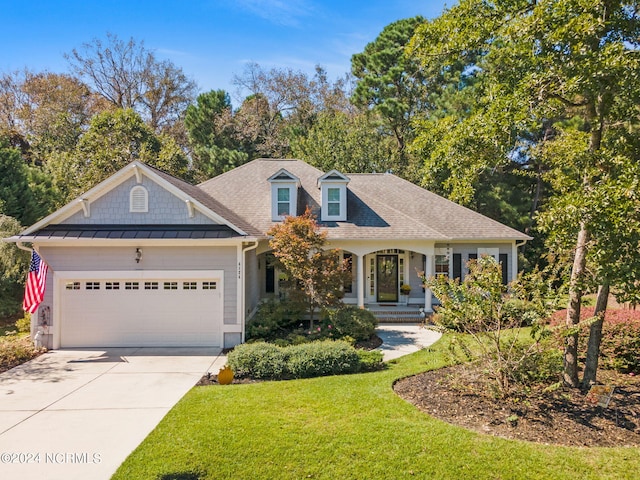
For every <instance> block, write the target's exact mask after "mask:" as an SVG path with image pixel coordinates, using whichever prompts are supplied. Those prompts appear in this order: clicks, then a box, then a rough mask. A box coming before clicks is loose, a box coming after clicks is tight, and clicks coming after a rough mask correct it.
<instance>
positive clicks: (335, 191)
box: [327, 188, 340, 202]
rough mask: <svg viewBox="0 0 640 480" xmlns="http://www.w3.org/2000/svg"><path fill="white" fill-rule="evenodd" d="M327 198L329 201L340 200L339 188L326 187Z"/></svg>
mask: <svg viewBox="0 0 640 480" xmlns="http://www.w3.org/2000/svg"><path fill="white" fill-rule="evenodd" d="M327 199H328V200H329V201H330V202H339V201H340V189H339V188H328V189H327Z"/></svg>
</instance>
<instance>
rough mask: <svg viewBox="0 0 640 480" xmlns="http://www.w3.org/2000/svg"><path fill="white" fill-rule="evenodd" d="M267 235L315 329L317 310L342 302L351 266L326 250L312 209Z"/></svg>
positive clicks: (275, 228)
mask: <svg viewBox="0 0 640 480" xmlns="http://www.w3.org/2000/svg"><path fill="white" fill-rule="evenodd" d="M267 234H268V235H270V236H271V237H272V238H271V240H270V241H269V245H270V246H271V248H272V249H273V254H274V256H275V257H276V259H277V260H278V263H279V265H280V267H281V268H282V269H283V270H284V272H285V273H286V274H287V275H288V276H289V278H290V280H292V282H291V294H292V296H293V297H295V296H296V295H300V296H302V299H303V301H304V303H305V305H306V308H307V310H308V312H309V321H310V326H309V328H313V319H314V312H315V311H316V309H318V308H326V307H330V306H332V305H336V304H338V303H339V302H340V299H341V298H342V296H343V291H342V286H343V285H344V283H345V280H346V279H347V277H348V275H349V271H348V269H347V263H346V262H344V261H341V260H340V250H339V249H334V250H324V249H323V247H324V246H325V245H326V243H327V239H326V237H327V235H326V233H325V232H320V229H319V227H318V223H317V222H316V217H315V216H314V215H313V214H312V213H311V211H310V210H309V208H307V210H306V211H305V213H304V215H301V216H298V217H291V216H289V217H285V219H284V221H283V222H282V223H280V224H278V225H275V226H273V227H272V228H271V229H270V230H269V231H268V232H267Z"/></svg>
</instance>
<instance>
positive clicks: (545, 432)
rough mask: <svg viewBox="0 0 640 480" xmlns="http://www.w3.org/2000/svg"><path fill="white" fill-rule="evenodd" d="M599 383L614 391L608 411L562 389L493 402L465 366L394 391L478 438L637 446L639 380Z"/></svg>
mask: <svg viewBox="0 0 640 480" xmlns="http://www.w3.org/2000/svg"><path fill="white" fill-rule="evenodd" d="M598 380H599V382H600V383H603V384H607V385H611V386H615V390H614V391H613V395H612V396H611V399H610V402H609V405H608V406H607V407H603V406H599V405H597V399H592V398H591V397H586V396H585V395H583V394H582V393H580V391H579V390H575V389H568V388H563V387H560V388H558V389H557V390H555V391H551V392H544V391H543V389H542V388H539V389H533V390H532V391H531V392H530V394H529V395H527V396H525V395H522V396H518V397H513V398H510V399H507V400H497V399H495V398H493V397H491V395H489V392H490V389H489V387H488V386H487V385H486V384H485V383H484V375H483V374H482V371H481V367H478V366H473V365H467V364H465V365H458V366H454V367H448V368H443V369H440V370H434V371H431V372H426V373H423V374H420V375H416V376H413V377H409V378H405V379H402V380H399V381H398V382H397V383H396V384H395V386H394V390H395V391H396V393H397V394H398V395H400V397H402V398H404V399H405V400H407V401H408V402H411V403H413V404H414V405H416V406H417V407H418V408H419V409H420V410H422V411H424V412H426V413H428V414H430V415H432V416H434V417H437V418H439V419H441V420H444V421H446V422H448V423H451V424H454V425H459V426H461V427H464V428H468V429H470V430H475V431H478V432H480V433H486V434H490V435H496V436H501V437H506V438H511V439H517V440H527V441H532V442H539V443H549V444H557V445H568V446H588V447H613V446H624V445H629V446H631V445H633V446H638V445H640V377H638V376H635V377H634V376H629V375H623V374H618V373H615V372H604V371H603V372H599V373H598Z"/></svg>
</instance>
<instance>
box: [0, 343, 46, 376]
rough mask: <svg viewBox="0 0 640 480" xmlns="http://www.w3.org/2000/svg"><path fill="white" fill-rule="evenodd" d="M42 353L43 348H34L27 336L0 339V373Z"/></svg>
mask: <svg viewBox="0 0 640 480" xmlns="http://www.w3.org/2000/svg"><path fill="white" fill-rule="evenodd" d="M44 351H46V349H44V348H35V347H34V346H33V341H32V340H31V337H29V336H28V335H25V336H18V335H7V336H5V337H0V372H4V371H5V370H9V369H10V368H13V367H15V366H16V365H20V364H21V363H24V362H26V361H28V360H31V359H32V358H35V357H37V356H38V355H40V354H41V353H43V352H44Z"/></svg>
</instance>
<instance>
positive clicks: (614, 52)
mask: <svg viewBox="0 0 640 480" xmlns="http://www.w3.org/2000/svg"><path fill="white" fill-rule="evenodd" d="M639 30H640V23H639V21H638V8H637V5H636V3H635V2H630V1H624V0H602V1H597V2H592V1H585V0H542V1H535V2H534V1H530V0H517V1H508V0H494V1H489V2H487V1H484V0H462V1H461V2H460V4H459V5H457V6H455V7H453V8H451V9H450V10H447V11H446V12H445V13H444V14H443V15H442V16H441V17H439V18H438V19H436V20H434V21H433V22H429V23H426V24H423V25H422V26H421V27H419V28H418V30H417V34H416V36H415V38H414V40H413V43H412V47H413V51H414V53H415V54H416V55H417V56H418V58H419V59H420V60H421V62H422V65H423V66H424V67H425V68H427V67H428V66H429V67H430V68H436V69H440V70H441V71H443V70H446V69H448V68H450V67H451V65H453V64H454V63H456V62H457V63H459V62H460V61H461V58H462V59H463V61H464V60H465V59H473V63H472V65H473V68H474V69H477V70H478V71H479V72H481V74H482V75H483V76H484V77H485V78H484V81H483V85H484V91H485V92H486V95H487V96H486V98H487V101H486V102H485V104H484V105H485V107H486V112H482V111H480V112H479V113H478V114H477V115H475V116H474V117H477V118H475V119H474V123H472V124H469V122H461V123H459V124H457V123H452V124H451V129H452V131H454V132H455V134H454V135H455V136H454V137H452V138H453V140H457V141H458V142H459V143H461V144H462V145H465V143H466V145H468V146H469V147H470V148H469V151H470V152H471V155H470V156H471V157H474V156H475V155H474V153H475V151H476V150H475V149H477V148H478V146H479V147H480V152H483V151H487V152H489V153H491V152H492V151H493V152H494V153H493V154H491V155H482V158H488V159H490V158H491V156H492V155H493V156H495V159H496V160H495V162H496V163H495V164H496V166H499V165H500V163H501V162H504V161H505V158H509V156H510V155H514V154H517V151H518V150H517V141H514V140H515V139H521V138H529V139H531V138H535V136H531V135H529V136H528V137H527V136H526V135H525V132H534V131H536V130H537V131H551V132H552V134H551V135H544V136H539V137H538V144H539V145H541V144H542V145H543V148H541V150H540V151H542V152H544V149H545V148H547V149H551V148H553V149H554V150H555V151H556V153H558V154H559V155H557V156H556V159H557V161H558V162H557V163H556V165H558V168H554V170H553V175H554V176H556V178H557V179H561V180H564V181H565V183H566V185H565V186H566V187H567V190H566V191H565V192H564V193H563V194H562V197H563V198H562V199H560V201H558V202H556V208H555V209H554V210H553V212H554V213H553V215H551V217H552V218H553V219H555V220H553V221H552V222H550V225H551V227H550V230H549V231H551V232H553V231H554V230H557V231H560V230H562V229H564V231H569V230H572V231H573V233H574V242H573V245H574V246H573V251H572V253H573V255H572V256H573V268H572V273H571V278H570V281H569V284H570V289H569V298H570V299H569V306H568V314H567V324H568V325H569V326H573V325H575V324H577V323H578V322H579V319H580V304H581V299H582V295H583V293H584V288H585V285H586V284H587V277H588V275H587V273H588V272H587V270H586V268H585V267H586V265H587V255H588V253H589V251H590V250H592V249H593V248H594V246H595V245H599V246H600V247H604V245H603V243H602V242H603V240H602V239H600V238H598V237H597V236H596V232H597V231H598V229H599V226H600V225H601V224H602V218H603V215H604V216H605V217H610V216H611V215H612V214H613V215H614V216H615V214H614V213H613V212H614V211H615V209H616V208H617V207H615V206H616V205H617V204H618V202H619V201H620V199H619V198H610V199H609V201H607V202H604V203H599V202H590V201H587V202H585V201H583V198H584V197H591V198H595V196H592V195H591V192H592V190H594V189H595V190H599V189H600V188H601V187H602V185H603V184H607V183H608V182H609V181H615V180H614V179H613V178H612V177H610V176H609V175H608V173H609V172H610V171H611V169H612V168H613V166H614V164H615V163H616V162H618V161H620V160H621V159H622V161H623V162H626V161H627V160H625V159H634V160H635V158H634V156H635V154H634V155H629V154H628V152H627V151H626V149H627V146H626V145H624V143H626V142H619V141H618V139H619V138H620V135H619V130H624V129H626V130H632V131H635V130H636V129H637V124H638V109H637V107H638V104H639V103H640V102H639V99H640V95H639V90H640V87H639V85H640V82H638V78H640V57H639V56H638V54H637V52H638V47H639V46H640V42H639V41H638V38H639V37H638V31H639ZM469 126H473V128H472V129H471V130H469ZM567 126H568V127H569V128H566V127H567ZM465 130H467V131H465ZM559 132H562V134H559ZM469 133H471V134H469ZM609 134H610V135H609ZM540 138H541V139H542V140H540ZM585 138H586V141H584V140H585ZM574 147H575V148H574ZM576 148H577V149H576ZM458 151H461V150H460V149H458ZM530 151H531V152H535V150H530ZM572 162H577V163H576V164H575V165H573V164H572ZM472 168H473V163H472V164H471V165H469V167H467V169H472ZM576 173H577V174H578V175H577V176H576V175H575V174H576ZM623 191H624V190H623V189H621V190H619V192H623ZM612 206H613V208H611V207H612ZM563 221H564V222H567V223H566V224H562V223H561V222H563ZM634 248H635V250H636V251H637V245H635V246H634ZM601 291H602V292H604V291H606V289H602V290H601ZM600 305H603V306H605V303H604V302H602V303H600ZM577 359H578V352H577V334H571V335H568V336H567V343H566V349H565V374H564V380H565V382H566V383H567V384H568V385H571V386H578V385H579V379H578V367H577Z"/></svg>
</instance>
